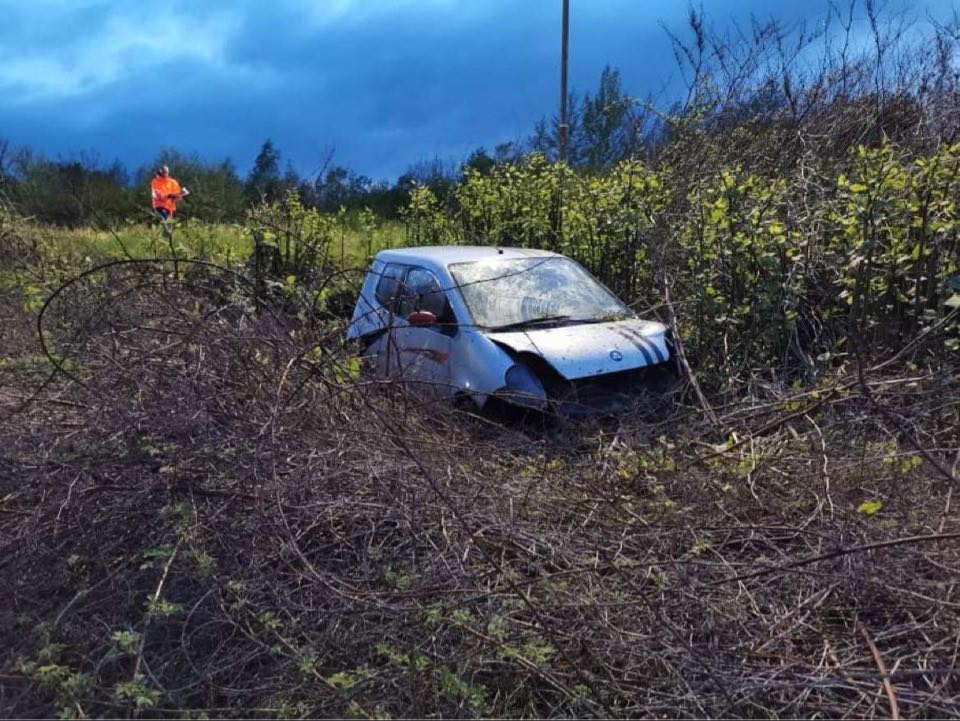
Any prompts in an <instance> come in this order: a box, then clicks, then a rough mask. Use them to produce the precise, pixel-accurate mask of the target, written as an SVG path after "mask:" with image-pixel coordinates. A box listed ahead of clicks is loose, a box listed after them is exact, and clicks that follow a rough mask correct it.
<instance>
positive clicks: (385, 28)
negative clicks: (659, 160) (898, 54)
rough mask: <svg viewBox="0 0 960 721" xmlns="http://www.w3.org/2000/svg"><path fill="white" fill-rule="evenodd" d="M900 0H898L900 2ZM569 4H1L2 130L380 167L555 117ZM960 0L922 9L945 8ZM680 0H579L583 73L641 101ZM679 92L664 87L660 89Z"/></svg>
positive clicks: (725, 16)
mask: <svg viewBox="0 0 960 721" xmlns="http://www.w3.org/2000/svg"><path fill="white" fill-rule="evenodd" d="M891 4H895V3H891ZM560 5H561V2H560V0H460V1H457V0H257V1H256V2H253V1H251V0H231V1H229V2H227V1H214V0H203V1H199V0H166V1H165V2H161V3H158V2H149V3H148V2H141V1H140V0H133V1H130V0H0V18H3V22H2V24H0V138H6V139H7V140H9V141H10V142H11V143H12V144H14V145H15V146H19V145H31V146H33V147H34V148H36V149H37V150H40V151H42V152H44V153H45V154H47V155H48V156H50V157H54V158H57V157H62V158H67V157H71V156H72V155H75V154H76V153H77V152H79V151H86V152H92V153H93V154H95V155H96V156H98V157H99V159H100V160H101V162H104V163H109V162H110V161H112V160H113V159H114V158H118V159H120V160H121V161H123V162H124V163H126V164H128V165H129V166H131V167H135V166H137V165H139V164H141V163H144V162H147V161H149V160H150V159H152V158H153V157H154V156H155V155H156V154H157V152H158V150H159V149H160V148H161V147H163V146H172V147H175V148H177V149H179V150H181V151H185V152H197V153H199V154H200V155H201V156H202V157H204V158H205V159H208V160H220V159H222V158H224V157H227V156H229V157H230V158H231V159H233V160H234V162H235V163H236V165H237V166H238V168H239V169H240V170H241V171H243V172H245V171H246V170H247V169H248V168H249V166H250V164H251V163H252V160H253V158H254V157H255V155H256V153H257V151H258V149H259V146H260V144H261V143H262V142H263V140H264V139H265V138H266V137H271V138H273V140H274V141H275V143H276V144H277V146H278V147H279V149H280V151H281V153H282V155H283V158H284V160H290V161H292V163H293V164H294V166H295V167H296V168H297V170H298V171H300V172H301V173H310V172H312V171H314V170H315V169H316V168H317V165H318V164H319V163H320V162H321V161H322V159H323V158H324V156H325V154H326V151H327V150H329V149H333V150H334V158H333V162H335V163H339V164H344V165H348V166H349V167H352V168H354V169H356V170H357V171H359V172H362V173H365V174H367V175H370V176H372V177H375V178H390V179H392V178H395V177H396V176H397V175H398V174H399V173H401V172H403V170H405V169H406V168H407V167H408V166H409V165H410V164H411V163H414V162H417V161H420V160H427V159H431V158H433V157H436V156H439V157H441V158H444V159H447V160H451V159H457V160H459V159H462V158H463V157H465V156H466V155H467V154H468V153H469V152H470V151H471V150H473V149H474V148H476V147H478V146H481V145H482V146H486V147H487V148H488V149H492V147H493V146H494V145H496V144H497V143H499V142H503V141H506V140H515V139H522V138H525V137H526V136H528V135H529V133H530V131H531V129H532V127H533V124H534V123H535V122H536V121H537V120H538V119H539V118H541V117H543V116H545V115H546V116H549V115H552V114H553V113H555V112H556V105H557V100H558V94H559V90H558V85H559V46H560ZM952 5H953V3H952V2H951V0H928V1H926V2H924V3H923V5H922V7H918V8H915V9H913V10H912V11H911V12H912V13H913V15H914V16H915V17H916V19H917V20H918V21H920V22H923V21H924V17H925V15H926V13H927V12H929V13H930V14H932V15H934V16H936V17H943V16H945V15H946V14H948V13H949V12H950V11H951V9H952ZM702 7H703V10H704V11H705V13H706V15H707V18H708V21H709V22H710V24H711V25H713V26H715V27H717V28H719V29H723V28H725V27H728V26H729V25H730V24H731V23H732V22H740V23H744V24H746V23H748V22H749V19H750V16H751V14H752V15H755V16H757V17H758V18H761V19H767V18H770V17H776V18H778V19H781V20H783V21H784V22H787V23H791V22H797V21H799V20H801V19H803V18H804V17H806V18H807V19H809V20H811V21H814V20H816V19H817V18H819V17H821V16H822V15H823V14H824V12H825V7H826V5H825V4H821V3H820V2H814V3H804V2H778V3H771V2H765V1H763V0H704V2H703V3H702ZM687 8H688V5H687V4H686V3H685V2H682V1H681V0H669V1H661V2H653V1H651V0H571V38H570V43H571V54H570V83H571V86H572V88H573V89H575V90H580V91H582V90H588V89H593V87H594V86H595V84H596V82H597V79H598V77H599V75H600V72H601V70H602V68H603V66H604V65H605V64H607V63H609V64H611V65H613V66H616V67H618V68H619V69H620V70H621V73H622V76H623V81H624V85H625V87H626V90H627V91H628V92H629V93H630V94H632V95H635V96H638V97H646V96H647V95H648V94H650V93H653V94H659V95H660V96H661V97H663V99H664V102H666V101H667V100H668V99H669V97H668V96H669V94H670V89H675V88H676V87H677V84H678V78H677V71H676V66H675V63H674V60H673V57H672V54H671V52H670V44H669V41H668V39H667V36H666V33H665V32H664V30H663V29H662V28H661V26H660V23H662V24H663V25H665V26H666V27H668V28H670V29H671V30H673V31H675V32H678V33H681V34H682V33H683V31H684V25H685V20H686V16H687V12H688V10H687ZM664 88H667V89H668V90H667V92H666V93H662V91H663V89H664Z"/></svg>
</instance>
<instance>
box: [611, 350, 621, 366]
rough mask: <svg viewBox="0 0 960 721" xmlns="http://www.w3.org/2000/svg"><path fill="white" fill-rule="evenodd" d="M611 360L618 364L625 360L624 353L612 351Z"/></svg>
mask: <svg viewBox="0 0 960 721" xmlns="http://www.w3.org/2000/svg"><path fill="white" fill-rule="evenodd" d="M610 359H611V360H615V361H616V362H617V363H619V362H620V361H622V360H623V353H621V352H620V351H618V350H612V351H610Z"/></svg>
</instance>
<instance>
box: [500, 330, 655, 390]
mask: <svg viewBox="0 0 960 721" xmlns="http://www.w3.org/2000/svg"><path fill="white" fill-rule="evenodd" d="M666 332H667V328H666V326H664V325H663V324H662V323H655V322H652V321H645V320H639V319H636V318H635V319H631V320H620V321H612V322H609V323H585V324H581V325H561V326H557V327H553V328H531V329H529V330H516V331H506V332H487V333H485V335H486V336H487V337H488V338H489V339H490V340H492V341H494V342H495V343H499V344H500V345H503V346H506V347H507V348H510V349H511V350H513V351H516V352H517V353H535V354H536V355H538V356H541V357H542V358H543V359H544V360H546V361H547V362H548V363H549V364H550V365H551V366H553V368H554V369H555V370H556V371H557V372H558V373H559V374H560V375H562V376H563V377H564V378H566V379H567V380H576V379H577V378H587V377H589V376H596V375H603V374H605V373H616V372H619V371H626V370H635V369H637V368H643V367H644V366H648V365H655V364H657V363H662V362H663V361H665V360H667V359H668V358H669V357H670V351H669V349H668V348H667V341H666Z"/></svg>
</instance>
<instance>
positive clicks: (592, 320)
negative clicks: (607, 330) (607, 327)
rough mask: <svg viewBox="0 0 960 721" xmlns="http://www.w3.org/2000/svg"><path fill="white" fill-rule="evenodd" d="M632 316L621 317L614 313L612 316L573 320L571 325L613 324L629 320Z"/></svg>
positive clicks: (619, 314)
mask: <svg viewBox="0 0 960 721" xmlns="http://www.w3.org/2000/svg"><path fill="white" fill-rule="evenodd" d="M632 318H633V316H629V315H623V314H622V313H614V314H612V315H598V316H596V317H595V318H574V319H573V321H572V323H576V324H577V325H580V324H584V325H585V324H587V323H613V322H615V321H618V320H631V319H632Z"/></svg>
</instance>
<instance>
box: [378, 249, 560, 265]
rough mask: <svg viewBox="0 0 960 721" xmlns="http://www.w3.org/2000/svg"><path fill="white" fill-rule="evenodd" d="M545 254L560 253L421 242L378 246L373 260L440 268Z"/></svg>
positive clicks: (554, 254)
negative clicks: (397, 245)
mask: <svg viewBox="0 0 960 721" xmlns="http://www.w3.org/2000/svg"><path fill="white" fill-rule="evenodd" d="M548 256H555V257H563V256H560V255H558V254H557V253H551V252H550V251H549V250H537V249H535V248H505V247H502V246H492V245H424V246H418V247H416V248H396V249H393V250H381V251H380V252H379V253H377V256H376V257H377V260H379V261H382V262H384V263H405V264H408V265H423V266H428V267H433V268H441V267H444V266H447V265H452V264H453V263H470V262H474V261H478V260H493V259H496V258H500V259H504V260H508V259H512V258H540V257H548Z"/></svg>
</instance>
